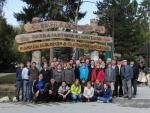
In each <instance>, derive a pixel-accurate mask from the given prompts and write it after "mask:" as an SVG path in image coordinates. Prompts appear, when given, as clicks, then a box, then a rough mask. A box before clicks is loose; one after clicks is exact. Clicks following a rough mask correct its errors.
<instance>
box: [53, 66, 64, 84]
mask: <svg viewBox="0 0 150 113" xmlns="http://www.w3.org/2000/svg"><path fill="white" fill-rule="evenodd" d="M63 76H64V71H63V70H62V67H61V65H60V64H59V65H58V66H57V69H56V70H53V78H54V79H55V81H56V82H57V85H58V87H59V86H60V85H61V82H62V77H63Z"/></svg>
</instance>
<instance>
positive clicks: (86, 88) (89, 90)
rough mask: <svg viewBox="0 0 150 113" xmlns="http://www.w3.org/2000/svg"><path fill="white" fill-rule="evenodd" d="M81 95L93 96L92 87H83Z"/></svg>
mask: <svg viewBox="0 0 150 113" xmlns="http://www.w3.org/2000/svg"><path fill="white" fill-rule="evenodd" d="M83 96H84V97H86V98H92V97H93V96H94V88H93V87H91V88H90V89H89V88H88V87H85V88H84V92H83Z"/></svg>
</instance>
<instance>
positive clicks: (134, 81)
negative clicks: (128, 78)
mask: <svg viewBox="0 0 150 113" xmlns="http://www.w3.org/2000/svg"><path fill="white" fill-rule="evenodd" d="M132 87H133V95H136V94H137V81H136V79H132Z"/></svg>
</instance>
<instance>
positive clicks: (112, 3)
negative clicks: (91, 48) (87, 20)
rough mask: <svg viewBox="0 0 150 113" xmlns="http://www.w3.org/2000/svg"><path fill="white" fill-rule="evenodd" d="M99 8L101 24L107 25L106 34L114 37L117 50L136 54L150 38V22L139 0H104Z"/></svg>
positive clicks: (97, 12)
mask: <svg viewBox="0 0 150 113" xmlns="http://www.w3.org/2000/svg"><path fill="white" fill-rule="evenodd" d="M97 8H98V10H97V11H96V12H95V14H97V15H98V17H99V24H102V25H104V26H105V27H106V29H107V32H106V35H109V36H113V37H114V44H115V52H117V53H121V54H122V55H123V56H126V55H131V54H134V55H136V53H137V52H138V50H139V48H140V47H142V46H143V45H144V44H145V42H146V41H147V40H148V34H147V30H146V29H148V23H147V20H146V17H145V16H143V13H142V12H140V8H139V7H138V3H137V0H103V2H97Z"/></svg>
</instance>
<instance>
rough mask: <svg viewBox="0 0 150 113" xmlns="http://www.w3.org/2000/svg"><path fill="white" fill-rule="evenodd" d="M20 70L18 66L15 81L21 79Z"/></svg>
mask: <svg viewBox="0 0 150 113" xmlns="http://www.w3.org/2000/svg"><path fill="white" fill-rule="evenodd" d="M22 70H23V69H21V68H18V69H17V70H16V81H21V80H22Z"/></svg>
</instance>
